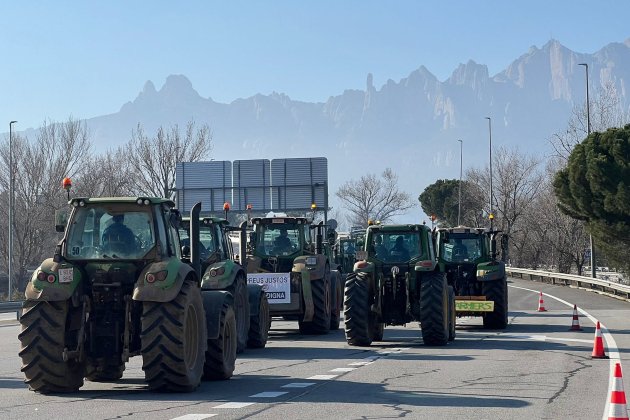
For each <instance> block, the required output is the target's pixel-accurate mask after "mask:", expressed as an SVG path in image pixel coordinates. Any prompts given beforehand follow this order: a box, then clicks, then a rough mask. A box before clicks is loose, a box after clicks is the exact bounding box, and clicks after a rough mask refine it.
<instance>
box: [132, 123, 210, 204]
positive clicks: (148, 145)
mask: <svg viewBox="0 0 630 420" xmlns="http://www.w3.org/2000/svg"><path fill="white" fill-rule="evenodd" d="M211 141H212V135H211V132H210V128H209V127H208V125H203V126H201V127H200V128H198V129H195V123H194V122H193V121H190V122H188V124H187V125H186V132H185V133H184V134H183V136H182V134H181V133H180V131H179V127H178V126H177V125H175V126H172V127H171V128H170V129H169V130H165V129H164V128H163V127H160V128H159V129H158V131H157V134H156V135H155V137H153V138H149V137H147V136H146V134H145V133H144V130H143V128H142V126H141V125H140V124H138V126H137V128H136V129H135V130H134V131H133V132H132V137H131V141H130V142H129V144H128V146H127V157H128V159H129V162H130V163H131V168H132V170H133V179H134V180H135V182H136V185H135V189H136V190H137V191H138V192H139V193H140V194H142V195H150V196H155V197H170V196H171V195H172V191H173V189H174V188H175V170H176V165H177V163H178V162H197V161H200V160H202V159H204V158H206V157H207V156H208V155H209V154H210V150H211Z"/></svg>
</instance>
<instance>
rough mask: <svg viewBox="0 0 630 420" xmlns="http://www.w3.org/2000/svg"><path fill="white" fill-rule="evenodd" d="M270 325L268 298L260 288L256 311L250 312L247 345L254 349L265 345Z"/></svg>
mask: <svg viewBox="0 0 630 420" xmlns="http://www.w3.org/2000/svg"><path fill="white" fill-rule="evenodd" d="M270 327H271V317H270V316H269V300H267V293H265V291H264V290H261V292H260V297H259V302H258V313H257V314H252V317H251V319H250V323H249V338H248V340H247V346H248V347H251V348H255V349H261V348H263V347H265V346H266V345H267V340H268V339H269V328H270Z"/></svg>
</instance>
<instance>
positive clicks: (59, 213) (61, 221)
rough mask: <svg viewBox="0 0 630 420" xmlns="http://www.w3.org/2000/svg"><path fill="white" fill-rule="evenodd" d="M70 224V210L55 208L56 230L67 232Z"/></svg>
mask: <svg viewBox="0 0 630 420" xmlns="http://www.w3.org/2000/svg"><path fill="white" fill-rule="evenodd" d="M67 224H68V210H66V209H62V210H55V230H56V231H57V232H60V233H62V232H65V231H66V225H67Z"/></svg>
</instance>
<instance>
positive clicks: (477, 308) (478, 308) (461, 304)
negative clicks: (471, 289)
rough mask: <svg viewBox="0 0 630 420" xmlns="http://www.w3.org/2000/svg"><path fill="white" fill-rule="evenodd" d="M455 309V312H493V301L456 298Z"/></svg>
mask: <svg viewBox="0 0 630 420" xmlns="http://www.w3.org/2000/svg"><path fill="white" fill-rule="evenodd" d="M455 310H456V311H457V312H494V301H492V300H456V301H455Z"/></svg>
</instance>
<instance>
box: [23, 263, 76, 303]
mask: <svg viewBox="0 0 630 420" xmlns="http://www.w3.org/2000/svg"><path fill="white" fill-rule="evenodd" d="M39 273H44V274H45V278H44V281H41V280H38V278H37V276H38V275H39ZM51 276H52V277H51ZM53 277H54V278H53ZM81 278H82V274H81V270H79V268H77V267H75V266H73V265H72V264H70V263H68V262H67V261H64V262H60V263H56V262H54V261H53V259H52V258H48V259H46V260H44V262H42V264H41V265H40V266H39V267H38V268H37V270H35V271H34V272H33V275H32V276H31V280H30V281H29V282H28V284H27V286H26V290H25V295H26V299H28V300H42V301H48V302H53V301H63V300H67V299H69V298H70V297H71V296H72V294H73V293H74V291H75V290H76V288H77V285H78V284H79V282H80V281H81ZM51 280H52V281H51Z"/></svg>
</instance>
